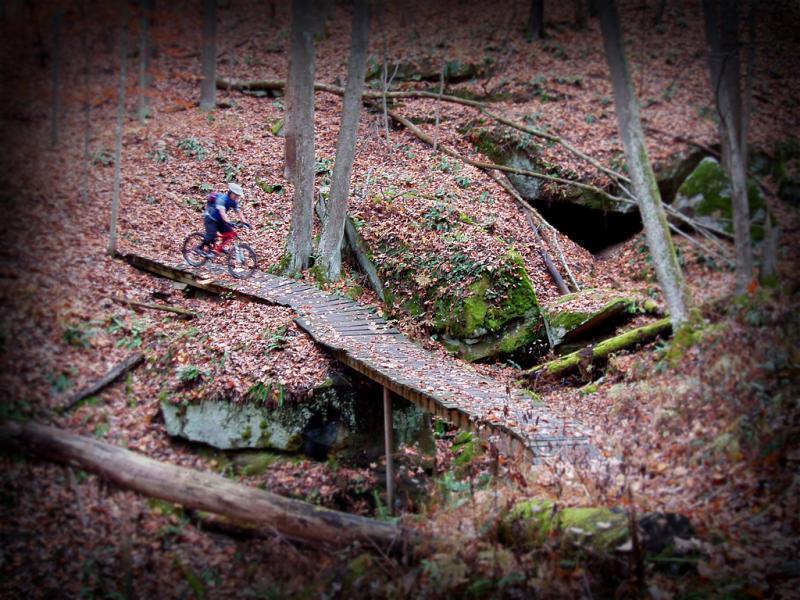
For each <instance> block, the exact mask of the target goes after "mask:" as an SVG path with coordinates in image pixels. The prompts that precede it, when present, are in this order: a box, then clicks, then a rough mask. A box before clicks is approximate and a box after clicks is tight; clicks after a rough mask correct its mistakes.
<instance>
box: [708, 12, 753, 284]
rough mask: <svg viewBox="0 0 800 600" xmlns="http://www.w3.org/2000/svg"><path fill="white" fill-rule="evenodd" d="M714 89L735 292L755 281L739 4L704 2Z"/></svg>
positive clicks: (712, 86)
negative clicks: (728, 189) (730, 219)
mask: <svg viewBox="0 0 800 600" xmlns="http://www.w3.org/2000/svg"><path fill="white" fill-rule="evenodd" d="M703 14H704V16H705V26H706V39H707V42H708V47H709V69H710V71H711V88H712V91H713V93H714V101H715V103H716V106H717V114H718V116H719V128H720V138H721V140H722V163H723V166H724V168H725V170H726V171H727V172H728V176H729V177H730V180H731V207H732V212H733V237H734V245H735V246H736V289H737V291H738V292H739V293H742V292H744V291H745V289H746V287H747V284H748V283H749V282H750V280H751V279H752V277H753V248H752V242H751V240H750V206H749V204H748V198H747V131H746V126H747V124H746V119H745V118H744V117H745V114H744V113H743V111H742V94H741V86H740V79H741V73H740V62H741V61H740V60H739V35H738V27H739V18H738V17H739V15H738V2H737V0H703Z"/></svg>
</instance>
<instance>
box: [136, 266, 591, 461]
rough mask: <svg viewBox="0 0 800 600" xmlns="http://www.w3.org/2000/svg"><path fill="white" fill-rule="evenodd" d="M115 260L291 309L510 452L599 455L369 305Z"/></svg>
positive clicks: (319, 337)
mask: <svg viewBox="0 0 800 600" xmlns="http://www.w3.org/2000/svg"><path fill="white" fill-rule="evenodd" d="M121 258H123V259H124V260H126V261H127V262H128V263H130V264H131V265H133V266H135V267H137V268H140V269H142V270H146V271H149V272H152V273H155V274H158V275H162V276H164V277H168V278H170V279H173V280H176V281H180V282H183V283H186V284H189V285H192V286H194V287H197V288H200V289H205V290H208V291H211V292H215V293H229V294H233V295H234V296H236V297H240V298H242V299H248V300H251V301H257V302H264V303H268V304H275V305H281V306H287V307H290V308H292V309H293V310H294V311H295V312H296V313H297V315H298V316H297V318H296V319H295V322H296V323H297V324H298V325H299V326H300V327H301V328H302V329H303V330H305V331H306V332H307V333H308V334H309V335H310V336H311V337H312V338H313V339H314V340H315V341H316V342H318V343H319V344H322V345H323V346H324V347H326V348H327V349H328V350H330V351H331V352H332V353H333V355H334V356H335V357H336V358H337V359H338V360H339V361H341V362H343V363H344V364H346V365H348V366H349V367H351V368H352V369H354V370H356V371H358V372H359V373H361V374H363V375H365V376H366V377H369V378H370V379H372V380H374V381H376V382H377V383H380V384H381V385H383V386H385V387H386V388H388V389H389V390H391V391H392V392H393V393H395V394H397V395H398V396H402V397H403V398H406V399H407V400H410V401H411V402H414V403H415V404H417V405H418V406H420V407H421V408H423V409H424V410H427V411H429V412H431V413H432V414H435V415H438V416H440V417H442V418H443V419H446V420H447V421H450V422H451V423H454V424H456V425H457V426H459V427H461V428H464V429H468V430H472V431H476V432H478V433H479V434H481V435H482V436H484V437H487V438H489V439H491V440H492V441H493V442H494V443H495V444H496V445H497V446H498V448H499V449H500V450H501V451H503V452H505V453H507V454H509V455H512V456H517V455H525V456H526V458H527V459H529V460H534V461H538V460H541V459H544V458H547V457H555V456H562V457H564V458H568V459H569V460H570V461H576V460H580V459H582V458H595V459H596V458H599V457H598V453H597V451H596V450H595V449H594V448H593V447H592V446H591V445H590V444H589V439H588V435H587V433H586V431H585V430H584V429H583V428H582V427H581V426H580V425H579V424H578V423H576V422H574V421H571V420H567V419H563V418H559V417H557V416H556V415H554V414H553V413H552V412H550V411H548V410H547V408H546V407H544V406H542V405H539V404H536V403H534V402H533V401H532V400H531V398H529V397H528V396H527V395H525V394H524V393H522V392H520V391H518V390H515V389H513V388H512V387H510V386H508V385H506V384H505V383H503V382H500V381H497V380H494V379H491V378H489V377H485V376H483V375H480V374H479V373H477V372H476V371H475V370H474V369H472V368H471V367H470V365H468V364H466V363H463V362H460V361H458V360H456V359H452V358H449V357H442V356H439V355H436V354H434V353H432V352H428V351H427V350H425V349H423V348H421V347H420V346H418V345H417V344H415V343H414V342H412V341H410V340H409V339H408V338H406V337H405V336H404V335H403V334H402V333H400V332H399V331H398V330H396V329H395V328H394V327H392V326H391V325H390V324H389V323H388V322H387V321H386V319H384V318H383V317H381V316H379V315H378V314H376V313H375V311H374V310H373V309H372V308H370V307H366V306H363V305H361V304H359V303H357V302H354V301H352V300H350V299H348V298H345V297H343V296H340V295H338V294H332V293H328V292H323V291H321V290H319V289H317V288H316V287H313V286H310V285H307V284H304V283H302V282H298V281H295V280H293V279H288V278H285V277H278V276H275V275H269V274H267V273H264V272H262V271H257V272H256V273H255V274H254V275H253V276H252V277H251V278H250V279H246V280H236V279H233V278H231V277H230V276H228V275H227V273H226V272H225V269H224V268H223V267H222V266H220V265H214V264H211V265H205V266H203V267H200V268H192V267H189V266H188V265H186V264H185V263H183V262H180V263H177V262H176V263H171V264H166V263H164V262H160V261H158V260H153V259H150V258H146V257H143V256H139V255H135V254H126V255H123V256H122V257H121Z"/></svg>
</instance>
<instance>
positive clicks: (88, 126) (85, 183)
mask: <svg viewBox="0 0 800 600" xmlns="http://www.w3.org/2000/svg"><path fill="white" fill-rule="evenodd" d="M86 4H87V3H86V0H82V1H81V4H80V11H81V12H80V16H81V21H85V20H86V18H87V17H86ZM87 29H88V28H87V27H82V28H81V52H82V53H83V85H84V92H83V103H82V104H83V106H82V108H83V172H82V173H81V194H82V196H83V201H84V202H89V140H90V138H91V135H92V103H91V69H90V65H91V54H90V52H89V40H88V39H87V38H88V36H89V33H88V31H87Z"/></svg>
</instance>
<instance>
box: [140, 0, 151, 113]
mask: <svg viewBox="0 0 800 600" xmlns="http://www.w3.org/2000/svg"><path fill="white" fill-rule="evenodd" d="M153 2H154V0H140V1H139V10H140V11H141V14H140V15H139V26H140V29H141V31H140V34H139V35H140V37H139V105H138V107H137V111H136V112H137V113H138V116H139V120H140V121H142V122H144V120H145V119H147V117H148V115H149V114H150V86H151V85H152V82H153V77H152V75H151V74H150V60H151V58H152V53H153V49H152V44H151V41H150V29H151V26H152V19H153Z"/></svg>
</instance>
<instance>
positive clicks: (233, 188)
mask: <svg viewBox="0 0 800 600" xmlns="http://www.w3.org/2000/svg"><path fill="white" fill-rule="evenodd" d="M228 191H229V192H233V193H234V194H236V195H237V196H239V197H240V198H244V190H243V189H242V186H240V185H239V184H238V183H229V184H228Z"/></svg>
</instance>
